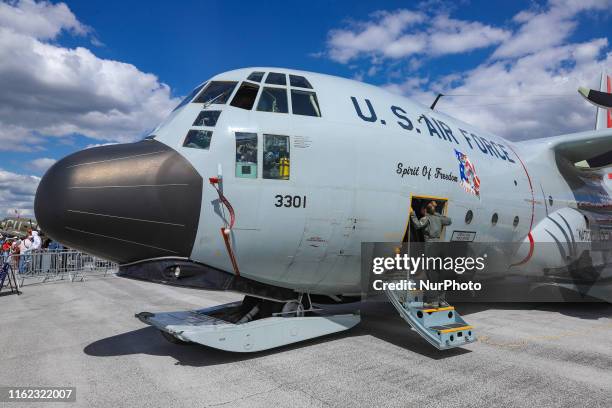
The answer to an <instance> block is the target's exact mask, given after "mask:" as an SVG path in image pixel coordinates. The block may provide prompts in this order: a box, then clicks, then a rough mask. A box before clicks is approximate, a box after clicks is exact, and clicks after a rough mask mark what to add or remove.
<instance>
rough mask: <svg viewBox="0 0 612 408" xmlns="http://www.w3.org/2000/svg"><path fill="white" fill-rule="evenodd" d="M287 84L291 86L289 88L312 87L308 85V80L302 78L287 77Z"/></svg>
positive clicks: (295, 76)
mask: <svg viewBox="0 0 612 408" xmlns="http://www.w3.org/2000/svg"><path fill="white" fill-rule="evenodd" d="M289 83H290V84H291V86H297V87H300V88H309V89H312V85H310V82H308V80H307V79H306V78H304V77H303V76H299V75H289Z"/></svg>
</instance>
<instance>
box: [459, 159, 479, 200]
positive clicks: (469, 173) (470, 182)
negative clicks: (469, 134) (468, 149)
mask: <svg viewBox="0 0 612 408" xmlns="http://www.w3.org/2000/svg"><path fill="white" fill-rule="evenodd" d="M455 155H456V156H457V160H459V176H460V177H461V183H460V184H461V186H462V187H463V188H464V189H465V191H467V192H468V193H471V194H474V195H475V196H476V197H478V198H480V179H479V178H478V176H477V175H476V168H475V167H474V165H473V164H472V162H471V161H470V159H469V158H468V157H467V155H465V154H463V153H461V152H460V151H459V150H457V149H455Z"/></svg>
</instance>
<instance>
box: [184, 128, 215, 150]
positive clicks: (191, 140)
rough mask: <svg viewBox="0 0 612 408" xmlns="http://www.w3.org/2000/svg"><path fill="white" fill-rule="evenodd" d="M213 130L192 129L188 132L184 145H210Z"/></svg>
mask: <svg viewBox="0 0 612 408" xmlns="http://www.w3.org/2000/svg"><path fill="white" fill-rule="evenodd" d="M212 133H213V132H212V131H210V130H196V129H190V130H189V132H187V137H186V138H185V142H183V147H191V148H193V149H205V150H208V148H209V147H210V139H212Z"/></svg>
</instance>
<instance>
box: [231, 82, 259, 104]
mask: <svg viewBox="0 0 612 408" xmlns="http://www.w3.org/2000/svg"><path fill="white" fill-rule="evenodd" d="M257 91H259V85H255V84H251V83H248V82H243V83H242V85H240V88H238V92H236V95H235V96H234V99H232V103H230V105H232V106H235V107H237V108H242V109H246V110H251V109H252V108H253V104H255V98H257Z"/></svg>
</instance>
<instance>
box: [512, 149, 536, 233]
mask: <svg viewBox="0 0 612 408" xmlns="http://www.w3.org/2000/svg"><path fill="white" fill-rule="evenodd" d="M508 147H509V148H510V150H512V153H514V155H515V156H516V158H517V159H519V161H520V162H521V166H523V170H525V174H526V175H527V181H529V190H531V222H530V223H529V234H531V227H533V218H534V214H535V197H534V196H533V185H532V184H531V177H530V176H529V172H528V171H527V167H526V166H525V163H523V160H521V158H520V157H519V155H518V154H517V153H516V151H515V150H514V149H513V148H512V146H510V145H508Z"/></svg>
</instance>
